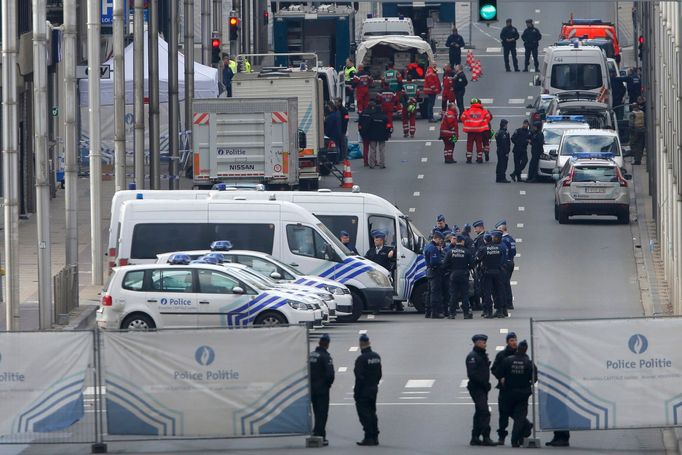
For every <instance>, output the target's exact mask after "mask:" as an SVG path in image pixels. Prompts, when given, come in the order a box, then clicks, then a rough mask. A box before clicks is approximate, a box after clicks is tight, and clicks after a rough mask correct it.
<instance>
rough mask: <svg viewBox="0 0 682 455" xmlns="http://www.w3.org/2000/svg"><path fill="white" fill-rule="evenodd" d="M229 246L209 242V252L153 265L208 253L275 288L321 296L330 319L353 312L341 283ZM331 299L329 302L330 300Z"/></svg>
mask: <svg viewBox="0 0 682 455" xmlns="http://www.w3.org/2000/svg"><path fill="white" fill-rule="evenodd" d="M231 248H232V243H231V242H230V241H228V240H224V241H223V240H221V241H217V242H213V244H211V249H210V250H197V251H176V252H173V253H163V254H159V255H157V263H158V264H165V263H167V262H168V260H169V259H170V257H171V256H172V255H173V254H177V253H181V254H187V255H189V256H190V257H191V258H192V259H197V258H199V257H201V256H206V255H209V254H211V253H216V252H217V253H219V254H220V256H221V257H222V258H223V263H224V264H227V263H229V264H233V265H240V266H243V267H246V268H247V269H248V270H253V271H254V272H255V273H257V274H258V275H260V276H261V277H263V278H264V279H268V280H271V284H272V283H274V284H275V285H276V286H282V285H284V286H286V287H289V288H291V289H298V290H302V291H306V290H307V291H308V292H315V293H320V292H321V291H322V294H321V295H320V297H322V300H324V302H325V303H326V304H327V306H329V307H330V308H329V310H330V319H331V320H334V319H336V318H341V320H346V319H348V318H349V317H350V316H351V314H352V310H353V308H352V307H353V297H352V296H351V293H350V290H349V289H348V288H347V287H346V286H344V285H343V284H341V283H338V282H335V281H332V280H327V279H325V278H320V277H318V276H313V275H301V273H300V272H299V271H298V270H296V269H294V268H293V267H291V266H289V265H287V264H285V263H283V262H281V261H278V260H277V259H275V258H273V257H272V256H270V255H268V254H265V253H260V252H258V251H244V250H231ZM330 297H331V299H330Z"/></svg>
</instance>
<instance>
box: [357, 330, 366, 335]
mask: <svg viewBox="0 0 682 455" xmlns="http://www.w3.org/2000/svg"><path fill="white" fill-rule="evenodd" d="M363 334H365V335H366V334H367V330H358V335H363Z"/></svg>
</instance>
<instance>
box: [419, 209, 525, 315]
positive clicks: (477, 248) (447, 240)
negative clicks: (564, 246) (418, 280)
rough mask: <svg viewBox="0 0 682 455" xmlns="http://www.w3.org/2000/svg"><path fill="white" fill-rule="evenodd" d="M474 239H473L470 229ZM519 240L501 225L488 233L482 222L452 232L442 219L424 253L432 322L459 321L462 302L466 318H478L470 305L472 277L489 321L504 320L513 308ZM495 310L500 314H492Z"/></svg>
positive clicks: (466, 225) (439, 220)
mask: <svg viewBox="0 0 682 455" xmlns="http://www.w3.org/2000/svg"><path fill="white" fill-rule="evenodd" d="M472 226H473V232H474V235H475V237H474V238H473V239H472V238H471V227H472ZM515 256H516V240H514V238H513V237H512V236H511V235H510V234H509V232H508V230H507V221H506V220H500V221H498V222H497V223H496V224H495V230H493V231H491V232H487V231H486V228H485V225H484V223H483V221H482V220H477V221H474V222H473V223H472V225H469V224H465V225H464V228H463V229H461V230H460V228H459V226H454V227H453V229H450V227H449V226H448V224H447V223H446V222H445V216H444V215H438V218H437V221H436V226H434V228H433V231H432V234H431V241H430V242H429V243H428V245H427V246H426V247H425V248H424V261H425V262H426V267H427V277H428V280H429V292H428V298H427V299H426V308H425V316H426V317H427V318H433V319H442V318H445V317H448V318H450V319H454V318H455V315H456V313H457V311H458V310H459V305H460V302H461V305H462V306H461V310H462V312H463V314H464V319H471V318H473V312H472V309H473V308H472V306H473V305H471V304H470V303H471V302H470V298H469V297H470V278H471V279H472V281H473V291H474V292H473V298H474V299H476V300H478V299H479V298H480V299H481V300H482V308H483V314H482V316H483V317H485V318H488V319H489V318H494V317H497V318H504V317H508V316H509V310H513V309H514V297H513V295H512V289H511V277H512V274H513V273H514V257H515ZM493 309H495V313H493Z"/></svg>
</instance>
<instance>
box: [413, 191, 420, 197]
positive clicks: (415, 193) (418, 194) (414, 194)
mask: <svg viewBox="0 0 682 455" xmlns="http://www.w3.org/2000/svg"><path fill="white" fill-rule="evenodd" d="M412 196H414V197H419V196H421V193H420V192H419V191H415V192H414V193H412Z"/></svg>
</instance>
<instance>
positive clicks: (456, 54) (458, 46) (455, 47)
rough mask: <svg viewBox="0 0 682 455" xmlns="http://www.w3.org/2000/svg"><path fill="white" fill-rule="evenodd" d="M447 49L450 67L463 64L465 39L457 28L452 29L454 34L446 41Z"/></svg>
mask: <svg viewBox="0 0 682 455" xmlns="http://www.w3.org/2000/svg"><path fill="white" fill-rule="evenodd" d="M445 47H447V48H448V60H449V61H450V66H455V65H459V64H461V63H462V49H463V48H464V38H462V35H460V34H459V33H458V32H457V27H452V34H451V35H450V36H448V38H447V40H445Z"/></svg>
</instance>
